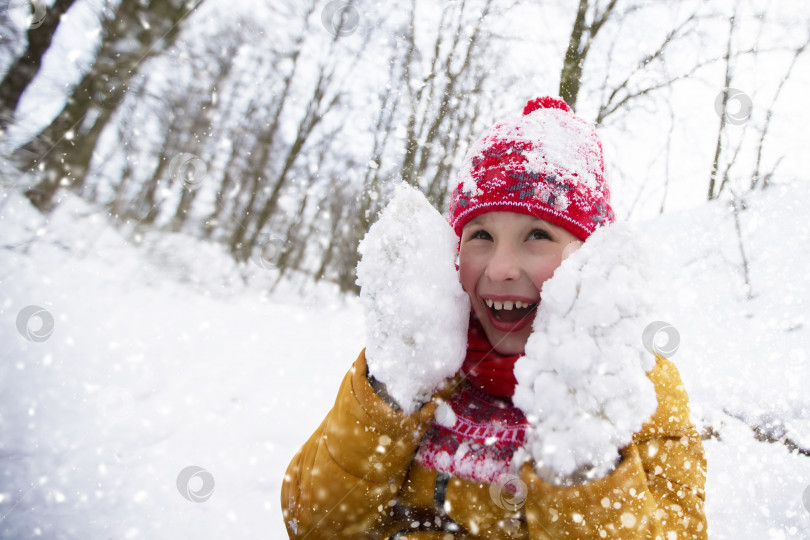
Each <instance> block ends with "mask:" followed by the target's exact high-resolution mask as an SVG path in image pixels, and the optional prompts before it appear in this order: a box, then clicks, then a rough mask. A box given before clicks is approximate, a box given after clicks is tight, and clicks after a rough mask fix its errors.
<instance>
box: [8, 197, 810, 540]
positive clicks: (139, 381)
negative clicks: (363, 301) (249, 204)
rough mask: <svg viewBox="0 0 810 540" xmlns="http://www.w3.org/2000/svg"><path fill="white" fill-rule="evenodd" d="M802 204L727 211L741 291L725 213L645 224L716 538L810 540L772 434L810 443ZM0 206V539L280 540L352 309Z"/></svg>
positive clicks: (793, 482)
mask: <svg viewBox="0 0 810 540" xmlns="http://www.w3.org/2000/svg"><path fill="white" fill-rule="evenodd" d="M808 196H810V188H809V187H808V186H807V185H806V184H804V185H802V184H799V183H795V184H792V185H790V186H786V187H782V186H776V187H774V188H772V189H770V190H769V191H768V192H765V193H762V194H758V195H757V196H756V197H755V198H754V197H751V198H750V199H749V200H748V208H747V209H746V210H744V211H743V212H742V213H741V214H740V226H741V230H742V236H743V248H744V250H745V254H746V257H747V259H748V261H749V264H750V283H751V293H752V295H753V298H751V299H746V295H745V292H744V289H743V283H744V280H743V270H742V264H741V263H740V260H741V252H740V245H739V242H738V241H737V233H736V230H735V225H734V216H733V214H732V213H731V212H730V211H729V209H728V207H727V206H724V205H722V204H719V203H718V204H712V205H707V206H705V207H702V208H699V209H697V210H692V211H689V212H682V213H678V214H670V215H666V216H663V217H661V218H659V219H657V220H655V221H654V222H651V223H649V224H648V225H649V226H648V227H647V229H646V230H647V233H646V236H645V238H644V241H645V242H648V243H649V245H650V246H653V249H654V253H655V255H656V260H655V263H656V265H655V270H656V274H657V275H658V276H659V280H658V281H657V284H656V285H655V288H654V291H655V297H656V298H657V299H658V301H657V312H656V314H655V316H656V318H658V319H660V320H663V321H667V322H669V323H671V324H672V325H673V326H674V327H675V328H677V329H678V331H679V332H680V343H679V348H678V351H677V353H676V354H675V355H674V356H672V360H673V361H674V362H675V363H676V364H677V365H678V366H679V368H680V370H681V374H682V376H683V378H684V381H685V384H686V386H687V390H688V391H689V393H690V396H691V399H692V409H693V416H694V418H695V421H696V422H697V423H698V424H699V426H700V428H701V429H704V430H707V431H708V430H709V428H711V430H713V432H714V433H716V434H717V435H715V436H714V437H713V438H711V439H708V440H706V441H704V444H705V446H706V450H707V457H708V463H709V478H708V486H707V513H708V519H709V524H710V536H711V537H712V538H717V539H720V538H734V539H737V538H808V537H810V508H805V507H804V506H803V503H802V494H803V492H804V491H805V489H806V488H808V486H810V457H808V456H807V455H801V454H799V453H797V452H795V451H794V452H791V450H790V448H789V447H788V446H787V445H785V444H783V441H785V440H790V441H792V442H793V443H795V444H797V445H799V446H801V447H803V448H805V449H810V392H808V385H810V362H808V353H807V345H808V344H810V339H808V338H810V325H809V324H808V323H809V321H808V320H807V317H808V316H807V315H806V313H807V307H806V305H805V303H806V302H807V299H808V298H810V295H808V293H810V278H808V277H807V274H806V272H805V268H806V266H807V265H808V263H810V260H808V259H810V256H808V251H807V249H806V247H805V245H806V242H807V240H808V232H809V231H810V225H808V224H807V222H806V221H805V220H804V218H803V216H804V213H803V212H802V211H801V208H800V205H802V204H803V201H806V200H808ZM0 205H2V206H0V538H10V539H12V538H13V539H21V538H33V537H37V538H54V539H56V538H60V539H62V538H63V539H82V540H84V539H95V538H111V539H113V538H114V539H119V538H148V539H150V540H152V539H163V538H165V539H172V540H174V539H177V538H218V539H220V538H221V539H227V538H233V539H244V538H253V537H263V538H284V537H285V536H286V534H285V531H284V527H283V523H282V519H281V508H280V502H279V488H280V485H281V481H282V477H283V474H284V471H285V469H286V466H287V463H288V462H289V460H290V458H291V457H292V455H293V454H294V453H295V451H296V450H297V448H298V447H299V446H300V445H301V444H302V443H303V442H304V441H305V439H306V438H307V437H308V436H309V434H310V433H311V432H312V431H313V430H314V429H315V428H316V427H317V425H318V424H319V423H320V421H321V420H322V418H323V416H324V414H326V412H327V411H328V410H329V408H330V407H331V405H332V402H333V400H334V396H335V392H336V391H337V388H338V386H339V383H340V380H341V377H342V376H343V374H344V373H345V371H346V370H347V369H348V367H349V366H350V365H351V363H352V361H353V360H354V359H355V357H356V356H357V354H358V353H359V352H360V349H361V348H362V346H363V336H364V323H363V318H362V313H361V310H360V304H359V301H358V300H357V299H356V298H353V297H348V298H346V297H341V296H340V295H338V294H337V293H336V291H335V290H334V289H332V288H331V287H330V286H328V285H318V286H315V287H313V286H311V285H305V284H301V283H297V282H291V281H285V282H283V283H282V284H281V285H279V287H277V288H276V289H275V290H274V291H273V292H272V293H270V294H268V293H267V292H266V291H267V290H268V289H269V288H270V286H271V285H272V283H273V282H274V277H275V271H274V270H273V269H272V268H269V269H268V268H261V267H260V266H259V265H256V264H253V263H251V264H250V265H248V266H247V267H243V268H240V267H237V266H236V265H234V264H233V263H232V262H231V261H230V259H229V258H228V257H227V256H226V255H225V254H223V253H222V252H221V251H220V250H219V249H216V248H213V247H211V246H210V245H206V244H205V243H200V242H197V241H195V240H193V239H190V238H187V237H183V236H181V235H169V236H159V235H156V234H150V235H147V236H146V237H144V238H135V237H133V238H132V239H130V240H127V238H129V237H130V236H131V235H129V234H127V231H118V230H117V229H115V228H114V227H112V226H110V225H108V224H107V223H106V221H105V219H104V218H103V216H99V215H98V213H97V212H96V211H95V210H94V209H93V208H89V207H87V206H86V205H85V204H84V203H82V202H81V201H79V200H76V199H74V198H70V197H69V198H68V199H67V201H66V202H65V203H64V204H62V205H61V206H60V207H59V209H58V210H57V212H56V213H55V214H54V215H53V216H52V217H51V220H50V222H48V223H46V222H45V220H44V218H43V217H42V216H40V215H39V214H38V213H36V212H35V211H33V210H32V209H31V208H30V207H29V206H28V205H27V202H26V201H25V199H23V198H21V197H20V196H18V195H16V194H9V196H8V198H6V199H3V200H0ZM30 305H34V306H39V307H41V308H44V310H46V312H47V314H50V315H51V316H52V317H53V328H52V334H51V335H50V336H49V337H47V338H46V339H44V340H41V341H30V340H27V339H25V338H24V337H23V336H22V333H21V332H20V331H19V330H18V326H19V325H18V322H19V321H18V318H19V317H18V316H19V314H20V313H21V312H22V311H23V310H24V308H26V307H27V306H30ZM26 313H27V312H26ZM44 318H45V319H46V321H45V322H46V323H47V315H44ZM24 322H25V321H23V323H24ZM39 324H40V320H39V319H31V321H30V324H29V325H28V327H27V328H28V329H29V330H30V331H31V332H32V333H33V334H32V336H31V337H32V338H33V339H35V340H37V339H41V338H37V337H36V335H35V334H37V333H38V332H40V333H42V332H44V333H47V327H45V328H39ZM25 328H26V326H25V325H24V324H23V331H25ZM749 425H758V426H761V428H762V430H764V431H767V432H768V433H769V434H770V435H771V437H772V438H774V439H777V442H766V441H759V440H757V439H756V438H755V434H754V431H753V430H752V429H751V427H749ZM189 466H197V467H201V468H202V469H204V470H205V471H207V472H208V473H210V476H206V475H205V474H198V475H196V476H194V477H192V478H191V480H190V481H189V482H187V483H188V487H189V488H190V493H189V492H186V497H188V498H191V499H193V498H195V493H197V494H198V495H197V496H199V497H201V498H203V499H205V498H206V497H205V496H204V495H205V493H208V492H210V495H211V496H210V498H208V499H207V500H204V501H201V502H193V501H190V500H187V498H184V496H183V495H181V493H180V490H179V489H178V485H177V484H178V476H179V475H180V473H181V471H183V470H184V469H186V467H189ZM206 479H207V480H208V481H207V482H206ZM211 479H213V487H212V491H211ZM180 483H181V484H182V485H185V482H184V481H183V480H182V479H181V482H180ZM809 506H810V504H809Z"/></svg>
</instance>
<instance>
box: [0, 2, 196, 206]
mask: <svg viewBox="0 0 810 540" xmlns="http://www.w3.org/2000/svg"><path fill="white" fill-rule="evenodd" d="M202 1H203V0H197V1H196V2H195V3H193V4H190V5H187V4H186V3H185V2H184V1H182V0H154V1H152V2H149V3H148V4H144V3H141V2H121V4H120V5H119V7H118V9H117V10H116V11H115V13H113V14H111V15H110V16H109V17H107V18H106V19H105V21H104V22H103V24H102V42H101V47H100V49H99V52H98V55H97V57H96V60H95V63H94V64H93V66H92V68H91V69H90V71H88V72H87V73H86V74H85V75H84V77H83V78H82V79H81V81H80V82H79V83H78V84H77V85H76V87H75V88H74V89H73V92H72V95H71V96H70V98H69V99H68V100H67V102H66V103H65V106H64V108H63V109H62V111H61V112H60V113H59V114H58V115H57V116H56V118H54V120H53V121H52V122H51V123H50V124H49V125H48V126H47V127H46V128H45V129H43V130H42V131H41V132H40V133H39V134H38V135H37V136H36V137H34V138H33V139H32V140H31V141H30V142H28V143H27V144H25V145H23V146H22V147H21V148H19V149H17V150H16V151H15V152H14V156H13V157H14V158H15V160H16V161H17V162H19V163H21V164H22V165H23V166H24V167H25V168H30V170H31V171H32V172H34V174H35V176H40V180H39V181H38V183H37V185H36V186H35V187H33V188H31V189H29V190H28V191H26V196H27V197H28V198H29V199H30V200H31V202H32V204H34V206H36V207H37V208H38V209H39V210H41V211H45V212H46V211H49V210H50V209H51V208H52V207H53V196H54V194H55V193H56V191H57V189H58V187H59V186H60V185H61V184H65V185H66V186H71V187H75V188H78V187H81V184H82V182H83V181H84V175H85V173H86V172H87V167H88V165H89V163H90V160H91V158H92V156H93V151H94V149H95V146H96V142H97V141H98V137H99V136H100V134H101V131H102V130H103V128H104V127H105V126H106V124H107V122H108V121H109V120H110V118H111V116H112V114H113V112H114V111H115V109H116V108H117V106H118V104H119V103H120V102H121V100H122V99H123V98H124V97H125V93H126V90H127V89H128V88H129V87H130V85H131V84H132V80H133V77H135V75H136V74H137V71H138V68H139V67H140V65H141V64H142V63H143V62H144V61H145V60H146V59H148V58H151V57H153V56H155V55H157V54H159V53H160V52H161V51H163V50H166V49H167V48H168V47H170V46H171V44H172V43H173V42H174V40H175V39H176V38H177V35H178V34H179V30H180V26H179V23H180V22H181V21H183V20H184V19H185V18H186V17H187V16H188V15H189V14H190V13H191V12H192V11H193V10H194V9H196V8H197V6H199V5H200V4H201V3H202ZM39 171H42V172H41V173H39Z"/></svg>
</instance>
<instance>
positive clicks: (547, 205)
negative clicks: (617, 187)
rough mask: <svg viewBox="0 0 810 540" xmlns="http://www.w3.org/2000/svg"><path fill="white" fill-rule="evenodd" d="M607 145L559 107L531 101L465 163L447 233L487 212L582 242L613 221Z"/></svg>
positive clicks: (560, 103) (472, 151) (474, 149)
mask: <svg viewBox="0 0 810 540" xmlns="http://www.w3.org/2000/svg"><path fill="white" fill-rule="evenodd" d="M605 176H606V175H605V160H604V157H603V155H602V143H601V142H599V137H598V136H597V134H596V130H595V129H594V128H593V126H592V125H590V124H589V123H587V122H585V121H584V120H582V119H581V118H578V117H577V116H574V113H573V111H571V108H570V107H569V106H568V104H566V103H565V102H564V101H563V100H562V99H559V98H554V97H539V98H536V99H533V100H532V101H529V103H528V104H527V105H526V108H525V109H523V116H521V117H518V118H516V119H513V120H507V121H505V122H501V123H499V124H496V125H495V126H494V127H492V128H490V129H489V130H488V131H487V132H486V133H485V134H484V136H483V137H482V138H481V139H480V140H478V141H477V142H476V143H474V144H473V145H472V147H471V148H470V149H469V151H468V152H467V155H466V157H465V158H464V164H463V165H462V167H461V172H460V173H459V182H458V185H457V186H456V189H455V190H453V197H452V199H451V200H450V225H451V226H452V227H453V229H454V230H455V231H456V234H457V235H458V236H461V229H462V228H463V227H464V225H465V224H466V223H467V222H468V221H470V220H471V219H473V218H475V217H476V216H478V215H480V214H483V213H485V212H498V211H507V212H518V213H521V214H527V215H530V216H535V217H538V218H541V219H545V220H546V221H549V222H551V223H554V224H555V225H559V226H560V227H562V228H564V229H565V230H567V231H568V232H570V233H571V234H573V235H574V236H576V237H577V238H579V239H580V240H585V239H586V238H588V236H590V234H591V233H592V232H593V231H594V230H596V228H597V227H599V226H601V225H604V224H607V223H610V222H612V221H613V220H614V215H613V210H612V209H611V207H610V190H609V189H608V186H607V179H606V177H605Z"/></svg>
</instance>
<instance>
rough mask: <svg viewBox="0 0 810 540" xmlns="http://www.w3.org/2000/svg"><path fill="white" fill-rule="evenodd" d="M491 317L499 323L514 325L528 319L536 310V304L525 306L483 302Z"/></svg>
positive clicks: (516, 303)
mask: <svg viewBox="0 0 810 540" xmlns="http://www.w3.org/2000/svg"><path fill="white" fill-rule="evenodd" d="M484 302H485V303H486V305H487V308H488V309H489V310H490V312H491V313H492V315H493V316H494V317H495V318H496V319H498V320H499V321H503V322H508V323H514V322H517V321H520V320H522V319H524V318H526V317H528V316H529V315H530V314H531V313H532V312H533V311H534V310H536V309H537V303H534V304H525V303H523V302H519V301H518V302H510V301H506V302H495V301H493V300H489V299H487V300H484Z"/></svg>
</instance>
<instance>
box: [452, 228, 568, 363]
mask: <svg viewBox="0 0 810 540" xmlns="http://www.w3.org/2000/svg"><path fill="white" fill-rule="evenodd" d="M572 242H576V243H577V245H578V244H579V240H578V239H577V238H576V237H575V236H574V235H573V234H571V233H569V232H568V231H566V230H565V229H563V228H562V227H558V226H556V225H553V224H551V223H549V222H548V221H545V220H543V219H539V218H535V217H532V216H527V215H524V214H516V213H514V212H488V213H486V214H482V215H480V216H478V217H476V218H475V219H473V220H470V221H469V222H468V223H467V224H466V225H464V228H463V229H462V231H461V248H460V251H459V274H460V277H461V285H462V287H463V288H464V290H465V291H466V292H467V294H468V295H469V296H470V303H471V304H472V309H473V311H474V312H475V314H476V316H477V317H478V319H479V320H480V321H481V325H482V326H483V327H484V331H485V332H486V335H487V338H488V339H489V342H490V343H491V344H492V346H493V347H495V350H496V351H498V352H499V353H501V354H509V355H512V354H521V353H523V350H524V347H525V346H526V340H528V339H529V334H531V332H532V322H533V321H534V316H535V312H536V309H537V305H538V303H539V302H540V289H541V287H542V286H543V283H544V282H545V281H546V280H547V279H548V278H550V277H551V275H552V274H553V273H554V270H555V269H556V268H557V267H558V266H560V263H561V262H562V260H563V251H564V250H565V248H566V246H568V245H569V244H571V243H572ZM572 247H573V246H572ZM570 251H571V248H569V249H568V250H567V251H566V254H567V253H568V252H570ZM488 301H490V302H491V303H492V304H493V307H489V306H488V303H487V302H488ZM516 301H519V302H521V304H520V305H521V306H523V304H526V305H527V306H528V307H526V306H524V307H520V308H518V307H516V306H515V302H516ZM494 302H499V303H501V309H496V307H497V305H496V304H494ZM504 303H506V305H504ZM510 303H511V307H512V309H511V310H509V309H505V308H506V307H508V306H509V304H510Z"/></svg>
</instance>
